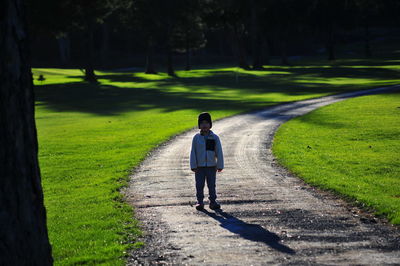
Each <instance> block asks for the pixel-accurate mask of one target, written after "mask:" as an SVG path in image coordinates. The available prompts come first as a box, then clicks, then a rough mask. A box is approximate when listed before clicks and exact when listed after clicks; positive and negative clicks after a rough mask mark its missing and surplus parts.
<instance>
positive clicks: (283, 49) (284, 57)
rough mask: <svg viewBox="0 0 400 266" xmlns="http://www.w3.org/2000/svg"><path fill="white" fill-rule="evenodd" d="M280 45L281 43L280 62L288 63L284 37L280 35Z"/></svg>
mask: <svg viewBox="0 0 400 266" xmlns="http://www.w3.org/2000/svg"><path fill="white" fill-rule="evenodd" d="M280 45H281V63H282V65H290V63H289V61H288V59H287V52H286V38H285V37H283V36H281V39H280Z"/></svg>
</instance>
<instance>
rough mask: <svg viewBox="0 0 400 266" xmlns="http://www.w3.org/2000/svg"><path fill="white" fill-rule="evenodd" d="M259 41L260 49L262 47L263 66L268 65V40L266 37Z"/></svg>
mask: <svg viewBox="0 0 400 266" xmlns="http://www.w3.org/2000/svg"><path fill="white" fill-rule="evenodd" d="M261 41H262V42H261V43H262V46H261V47H262V51H263V53H262V55H261V56H263V62H264V64H266V65H269V64H270V59H269V54H270V45H269V41H268V38H267V37H265V38H261Z"/></svg>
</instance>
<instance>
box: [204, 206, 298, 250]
mask: <svg viewBox="0 0 400 266" xmlns="http://www.w3.org/2000/svg"><path fill="white" fill-rule="evenodd" d="M202 212H203V213H205V214H207V215H208V216H210V217H212V218H214V219H215V220H217V221H218V222H220V226H221V227H222V228H225V229H226V230H228V231H230V232H232V233H234V234H237V235H239V236H240V237H242V238H244V239H247V240H250V241H254V242H261V243H264V244H265V245H268V246H269V247H271V248H273V249H275V250H277V251H280V252H282V253H287V254H295V253H296V252H295V251H294V250H293V249H291V248H290V247H288V246H285V245H284V244H281V243H279V242H280V240H281V238H280V237H279V236H278V235H277V234H275V233H272V232H270V231H268V230H266V229H264V228H263V227H262V226H260V225H258V224H250V223H246V222H244V221H242V220H240V219H238V218H236V217H234V216H232V215H230V214H229V213H226V212H224V211H222V210H216V211H215V213H212V212H209V211H207V210H205V209H204V210H203V211H202Z"/></svg>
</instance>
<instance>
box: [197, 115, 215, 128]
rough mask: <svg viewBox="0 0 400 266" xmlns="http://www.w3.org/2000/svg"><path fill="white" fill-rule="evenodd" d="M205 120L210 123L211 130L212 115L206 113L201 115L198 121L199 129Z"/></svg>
mask: <svg viewBox="0 0 400 266" xmlns="http://www.w3.org/2000/svg"><path fill="white" fill-rule="evenodd" d="M203 120H206V121H208V123H210V128H212V121H211V115H210V114H209V113H206V112H204V113H201V114H199V119H198V124H199V128H200V122H201V121H203Z"/></svg>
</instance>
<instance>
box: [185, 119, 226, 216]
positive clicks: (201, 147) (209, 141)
mask: <svg viewBox="0 0 400 266" xmlns="http://www.w3.org/2000/svg"><path fill="white" fill-rule="evenodd" d="M198 126H199V129H200V133H197V134H196V135H194V137H193V140H192V150H191V152H190V169H192V171H193V172H195V179H196V197H197V203H196V209H197V210H203V209H204V202H203V199H204V193H203V190H204V184H205V181H206V180H207V187H208V194H209V197H208V199H209V200H210V205H209V207H210V209H212V210H215V209H219V208H220V207H221V206H220V205H219V204H218V202H217V201H216V199H217V193H216V190H215V179H216V172H217V171H218V172H221V171H222V169H224V155H223V153H222V145H221V141H220V140H219V137H218V136H217V135H216V134H215V133H214V132H212V131H211V130H210V129H211V127H212V121H211V115H210V114H209V113H201V114H200V115H199V117H198Z"/></svg>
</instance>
